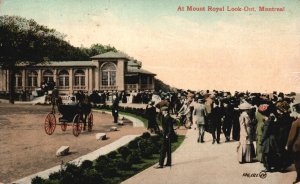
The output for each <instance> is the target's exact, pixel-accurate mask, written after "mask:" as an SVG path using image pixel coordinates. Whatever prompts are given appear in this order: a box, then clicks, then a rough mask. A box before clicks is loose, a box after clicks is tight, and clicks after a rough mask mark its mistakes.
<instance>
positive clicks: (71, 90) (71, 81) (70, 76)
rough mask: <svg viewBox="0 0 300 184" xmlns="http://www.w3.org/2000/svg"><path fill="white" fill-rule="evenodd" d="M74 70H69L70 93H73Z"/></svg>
mask: <svg viewBox="0 0 300 184" xmlns="http://www.w3.org/2000/svg"><path fill="white" fill-rule="evenodd" d="M73 77H74V76H73V68H70V69H69V93H70V94H71V93H73Z"/></svg>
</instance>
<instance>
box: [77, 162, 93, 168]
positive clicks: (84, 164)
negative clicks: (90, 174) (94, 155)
mask: <svg viewBox="0 0 300 184" xmlns="http://www.w3.org/2000/svg"><path fill="white" fill-rule="evenodd" d="M92 167H93V162H92V161H90V160H85V161H83V162H82V164H81V165H80V168H81V169H83V170H84V169H91V168H92Z"/></svg>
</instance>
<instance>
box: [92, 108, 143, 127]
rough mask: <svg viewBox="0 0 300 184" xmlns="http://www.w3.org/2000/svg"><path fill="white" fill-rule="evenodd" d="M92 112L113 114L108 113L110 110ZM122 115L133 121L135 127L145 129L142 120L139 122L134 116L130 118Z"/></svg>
mask: <svg viewBox="0 0 300 184" xmlns="http://www.w3.org/2000/svg"><path fill="white" fill-rule="evenodd" d="M92 111H95V112H101V113H102V112H105V113H109V114H111V112H110V111H108V110H97V109H93V110H92ZM120 115H121V116H123V117H124V118H126V119H128V120H130V121H132V125H133V127H145V124H144V123H143V122H142V121H141V120H139V119H137V118H135V117H132V116H129V115H125V114H122V112H120Z"/></svg>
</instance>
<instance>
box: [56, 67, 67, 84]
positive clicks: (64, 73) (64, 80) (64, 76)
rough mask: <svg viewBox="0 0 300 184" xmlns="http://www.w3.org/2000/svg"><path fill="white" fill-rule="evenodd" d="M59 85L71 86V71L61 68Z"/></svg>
mask: <svg viewBox="0 0 300 184" xmlns="http://www.w3.org/2000/svg"><path fill="white" fill-rule="evenodd" d="M58 75H59V77H58V78H59V83H58V84H59V86H64V87H69V72H68V71H66V70H61V71H60V72H59V73H58Z"/></svg>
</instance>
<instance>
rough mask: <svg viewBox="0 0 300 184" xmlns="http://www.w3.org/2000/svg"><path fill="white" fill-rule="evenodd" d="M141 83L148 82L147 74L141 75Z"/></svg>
mask: <svg viewBox="0 0 300 184" xmlns="http://www.w3.org/2000/svg"><path fill="white" fill-rule="evenodd" d="M141 83H142V84H147V83H148V77H147V76H143V75H142V76H141Z"/></svg>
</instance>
